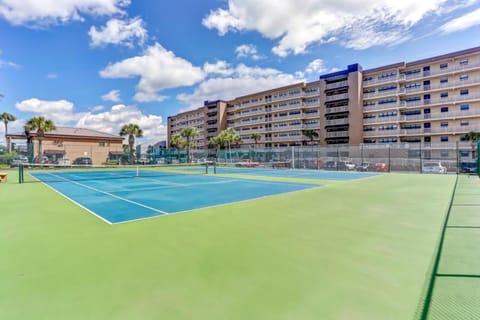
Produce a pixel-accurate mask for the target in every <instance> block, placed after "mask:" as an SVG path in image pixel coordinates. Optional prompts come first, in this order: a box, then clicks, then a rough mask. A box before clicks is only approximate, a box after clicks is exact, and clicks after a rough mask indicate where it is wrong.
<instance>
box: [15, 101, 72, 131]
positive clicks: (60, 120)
mask: <svg viewBox="0 0 480 320" xmlns="http://www.w3.org/2000/svg"><path fill="white" fill-rule="evenodd" d="M15 107H16V108H17V109H18V110H20V111H22V112H30V113H33V114H35V115H40V116H44V117H46V118H48V119H51V120H52V121H53V122H54V123H55V124H56V125H65V124H68V123H70V122H71V121H74V120H76V119H77V118H78V117H80V116H81V114H79V113H74V112H73V111H74V105H73V103H72V102H70V101H67V100H54V101H48V100H40V99H37V98H32V99H27V100H23V101H21V102H18V103H16V104H15Z"/></svg>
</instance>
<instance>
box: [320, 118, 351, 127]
mask: <svg viewBox="0 0 480 320" xmlns="http://www.w3.org/2000/svg"><path fill="white" fill-rule="evenodd" d="M325 124H326V125H327V126H334V125H340V124H348V118H345V119H333V120H327V121H326V122H325Z"/></svg>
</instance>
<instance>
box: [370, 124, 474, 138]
mask: <svg viewBox="0 0 480 320" xmlns="http://www.w3.org/2000/svg"><path fill="white" fill-rule="evenodd" d="M479 130H480V126H448V127H434V128H418V129H396V130H377V131H364V132H363V136H364V137H390V136H395V137H399V136H425V135H427V136H430V135H438V134H440V135H441V134H443V135H452V134H457V135H458V134H465V133H467V132H470V131H479Z"/></svg>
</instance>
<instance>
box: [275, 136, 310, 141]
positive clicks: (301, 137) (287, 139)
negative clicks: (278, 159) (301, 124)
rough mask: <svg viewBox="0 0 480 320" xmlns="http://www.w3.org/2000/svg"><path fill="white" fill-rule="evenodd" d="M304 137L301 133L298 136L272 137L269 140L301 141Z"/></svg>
mask: <svg viewBox="0 0 480 320" xmlns="http://www.w3.org/2000/svg"><path fill="white" fill-rule="evenodd" d="M303 140H305V138H304V137H303V136H302V135H298V136H282V137H272V138H271V140H269V141H274V142H278V141H303Z"/></svg>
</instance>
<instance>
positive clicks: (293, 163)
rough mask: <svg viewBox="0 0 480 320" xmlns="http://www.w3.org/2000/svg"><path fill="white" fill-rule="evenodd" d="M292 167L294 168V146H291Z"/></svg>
mask: <svg viewBox="0 0 480 320" xmlns="http://www.w3.org/2000/svg"><path fill="white" fill-rule="evenodd" d="M292 169H295V147H294V146H292Z"/></svg>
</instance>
